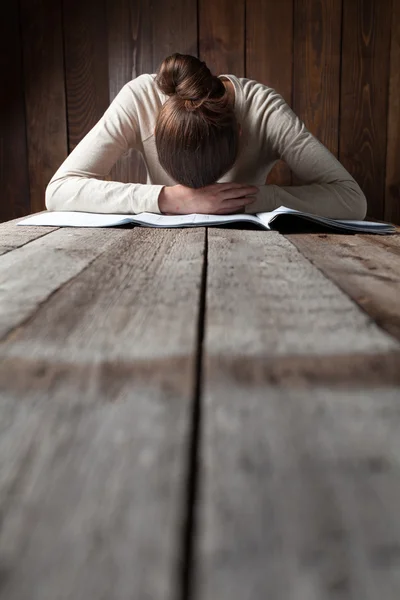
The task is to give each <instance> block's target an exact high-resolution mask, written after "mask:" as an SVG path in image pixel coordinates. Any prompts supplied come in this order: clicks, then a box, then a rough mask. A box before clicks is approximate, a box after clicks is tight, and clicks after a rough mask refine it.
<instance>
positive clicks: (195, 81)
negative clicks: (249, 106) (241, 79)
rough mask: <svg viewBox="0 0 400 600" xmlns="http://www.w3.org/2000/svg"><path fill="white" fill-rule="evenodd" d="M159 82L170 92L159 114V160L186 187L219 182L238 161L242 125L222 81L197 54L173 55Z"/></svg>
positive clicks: (167, 59)
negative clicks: (238, 121) (195, 55)
mask: <svg viewBox="0 0 400 600" xmlns="http://www.w3.org/2000/svg"><path fill="white" fill-rule="evenodd" d="M156 83H157V85H158V87H159V88H160V90H161V91H162V92H163V93H164V94H166V95H168V96H170V98H169V99H168V100H167V101H166V102H165V103H164V104H163V106H162V108H161V110H160V113H159V115H158V118H157V124H156V129H155V141H156V147H157V152H158V158H159V161H160V164H161V165H162V167H163V168H164V170H165V171H166V172H167V173H169V175H171V177H172V178H173V179H174V180H175V181H177V182H178V183H180V184H182V185H186V186H189V187H192V188H199V187H203V186H206V185H210V184H212V183H215V182H216V181H217V180H218V179H219V178H220V177H222V175H224V174H225V173H226V172H227V171H228V170H229V169H230V168H231V167H232V165H233V163H234V162H235V160H236V156H237V152H238V145H239V126H238V123H237V120H236V116H235V112H234V109H233V105H232V102H230V100H229V97H228V94H227V93H226V90H225V86H224V84H223V83H222V81H221V79H219V78H218V77H216V76H214V75H212V74H211V72H210V70H209V68H208V67H207V65H206V64H205V63H204V62H201V61H200V60H199V59H198V58H196V57H194V56H190V55H187V54H178V53H176V54H173V55H172V56H169V57H168V58H166V59H165V60H164V61H163V62H162V64H161V65H160V67H159V69H158V71H157V77H156Z"/></svg>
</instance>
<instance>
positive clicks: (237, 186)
mask: <svg viewBox="0 0 400 600" xmlns="http://www.w3.org/2000/svg"><path fill="white" fill-rule="evenodd" d="M257 192H258V187H256V186H254V185H248V184H245V183H214V184H213V185H208V186H206V187H203V188H198V189H194V188H189V187H186V186H184V185H174V186H165V187H163V188H162V190H161V192H160V195H159V197H158V206H159V208H160V211H161V212H162V213H164V214H169V215H189V214H191V213H200V214H213V215H229V214H233V213H237V212H243V211H244V208H245V206H247V205H248V204H251V203H252V202H254V200H255V197H254V195H255V194H256V193H257Z"/></svg>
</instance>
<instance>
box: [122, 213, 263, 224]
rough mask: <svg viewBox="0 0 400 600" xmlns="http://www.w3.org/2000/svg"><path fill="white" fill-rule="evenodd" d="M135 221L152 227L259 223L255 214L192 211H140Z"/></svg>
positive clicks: (134, 218)
mask: <svg viewBox="0 0 400 600" xmlns="http://www.w3.org/2000/svg"><path fill="white" fill-rule="evenodd" d="M132 220H134V222H135V223H143V224H144V225H153V226H154V227H181V226H195V227H196V226H199V225H205V226H207V225H217V224H218V223H219V224H226V223H234V222H236V221H248V222H251V223H257V224H258V225H259V224H260V221H259V219H258V218H257V217H256V216H255V215H247V214H235V215H210V214H206V215H202V214H198V213H193V214H190V215H171V216H169V215H156V214H154V213H140V214H139V215H135V216H134V217H133V219H132Z"/></svg>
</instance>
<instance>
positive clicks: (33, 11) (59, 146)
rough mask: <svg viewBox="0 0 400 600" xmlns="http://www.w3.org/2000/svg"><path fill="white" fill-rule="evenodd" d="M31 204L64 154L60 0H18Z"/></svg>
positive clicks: (38, 201) (37, 202)
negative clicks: (19, 0)
mask: <svg viewBox="0 0 400 600" xmlns="http://www.w3.org/2000/svg"><path fill="white" fill-rule="evenodd" d="M20 10H21V31H22V42H23V64H24V86H25V106H26V123H27V129H26V134H27V140H28V155H29V178H30V192H31V210H30V212H37V211H40V210H43V209H44V207H45V203H44V193H45V189H46V186H47V184H48V182H49V181H50V179H51V177H52V176H53V175H54V172H55V171H56V170H57V169H58V167H59V166H60V164H61V163H62V162H63V160H64V159H65V158H66V156H67V123H66V110H65V80H64V65H63V37H62V15H61V2H60V1H59V0H56V1H54V0H21V2H20Z"/></svg>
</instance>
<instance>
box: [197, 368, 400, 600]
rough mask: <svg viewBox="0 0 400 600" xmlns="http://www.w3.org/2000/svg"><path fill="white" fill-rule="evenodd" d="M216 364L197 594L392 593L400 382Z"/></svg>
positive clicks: (397, 539)
mask: <svg viewBox="0 0 400 600" xmlns="http://www.w3.org/2000/svg"><path fill="white" fill-rule="evenodd" d="M399 365H400V360H399V356H398V357H397V368H399ZM213 375H214V378H213V380H212V389H209V393H208V395H207V401H206V408H205V421H206V425H205V434H204V438H203V454H202V456H203V468H204V470H205V475H204V485H203V506H204V513H203V515H204V521H203V523H204V522H205V528H204V529H203V531H204V537H203V543H202V561H201V563H200V564H201V569H200V572H199V574H198V579H197V580H198V582H199V593H198V598H199V600H204V599H208V598H210V599H211V598H219V599H220V600H224V599H231V600H232V599H238V600H239V599H242V598H264V597H265V598H285V599H287V600H298V599H299V598H316V599H317V598H318V600H331V599H332V598H341V599H343V600H352V599H353V598H365V599H366V600H375V598H377V597H379V596H380V595H382V597H384V598H385V600H386V599H387V600H396V599H397V598H398V592H399V580H398V572H399V571H398V569H399V567H398V556H399V548H400V528H399V522H398V517H397V506H398V502H399V501H400V477H399V466H400V461H399V447H398V442H397V437H398V436H397V431H398V427H399V425H400V415H399V410H398V394H399V387H396V388H394V387H391V386H389V385H387V384H385V385H383V386H382V387H380V386H379V384H378V386H377V387H376V388H374V389H371V388H366V387H364V385H363V382H362V380H359V381H358V385H359V388H358V389H354V388H353V389H351V390H348V389H346V388H344V389H341V390H332V389H329V388H326V387H323V386H321V387H316V388H314V387H313V388H311V389H302V385H301V383H302V381H301V379H300V380H298V381H297V387H296V388H289V389H287V388H286V386H285V380H284V379H283V380H277V381H275V384H272V385H263V386H260V385H253V386H252V390H251V393H249V385H251V383H252V382H251V380H250V381H249V380H247V381H245V382H240V381H238V379H237V377H235V372H234V371H233V370H231V371H230V372H229V374H228V375H227V376H225V377H224V375H223V374H220V375H219V376H218V375H217V374H216V373H215V371H214V373H213Z"/></svg>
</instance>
